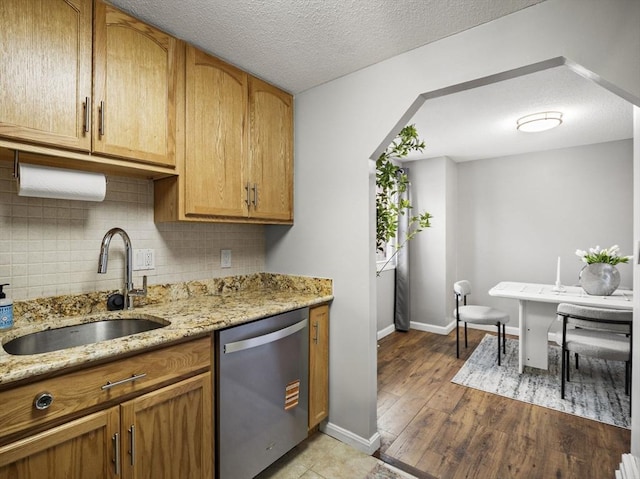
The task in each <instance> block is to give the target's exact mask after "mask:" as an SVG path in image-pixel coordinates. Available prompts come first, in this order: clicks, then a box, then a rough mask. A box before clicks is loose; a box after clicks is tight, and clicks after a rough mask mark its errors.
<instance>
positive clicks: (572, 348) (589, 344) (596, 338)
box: [556, 303, 633, 399]
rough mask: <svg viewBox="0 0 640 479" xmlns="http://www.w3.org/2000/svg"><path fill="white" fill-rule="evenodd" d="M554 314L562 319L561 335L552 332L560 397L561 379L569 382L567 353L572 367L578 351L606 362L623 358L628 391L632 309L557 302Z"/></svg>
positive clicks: (562, 395)
mask: <svg viewBox="0 0 640 479" xmlns="http://www.w3.org/2000/svg"><path fill="white" fill-rule="evenodd" d="M557 313H558V317H559V318H561V319H562V335H560V334H557V335H556V343H558V344H559V345H560V346H561V347H562V359H561V361H562V366H561V371H560V375H561V381H560V383H561V385H560V397H561V398H562V399H564V396H565V380H566V381H567V382H568V381H570V374H569V370H570V367H569V356H570V353H574V354H575V356H576V367H577V366H578V357H579V356H580V355H581V354H584V355H586V356H591V357H596V358H600V359H604V360H607V361H624V363H625V384H624V386H625V393H626V394H629V393H630V391H631V345H632V344H633V341H632V330H633V328H632V327H631V321H632V318H633V312H632V311H628V310H620V309H604V308H592V307H589V306H579V305H576V304H568V303H560V304H559V305H558V309H557Z"/></svg>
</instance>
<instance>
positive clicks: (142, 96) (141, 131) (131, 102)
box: [93, 2, 184, 166]
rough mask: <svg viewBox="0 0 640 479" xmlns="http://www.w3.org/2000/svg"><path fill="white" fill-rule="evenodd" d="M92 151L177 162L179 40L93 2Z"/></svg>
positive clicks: (169, 163) (160, 162)
mask: <svg viewBox="0 0 640 479" xmlns="http://www.w3.org/2000/svg"><path fill="white" fill-rule="evenodd" d="M94 18H95V20H94V40H93V41H94V44H93V45H94V46H93V47H94V99H93V116H94V122H93V123H94V128H93V150H94V151H96V152H100V153H104V154H107V155H113V156H118V157H123V158H130V159H137V160H140V161H144V162H149V163H156V164H161V165H164V166H173V165H175V149H176V92H177V88H176V84H177V81H178V75H177V72H178V67H179V65H178V64H179V63H180V62H181V59H182V61H183V60H184V47H183V48H182V51H181V50H180V48H179V46H183V44H182V43H180V42H179V41H178V40H177V39H175V38H173V37H171V36H170V35H168V34H166V33H164V32H161V31H160V30H157V29H155V28H153V27H151V26H149V25H146V24H144V23H142V22H141V21H139V20H137V19H135V18H133V17H130V16H129V15H127V14H125V13H123V12H121V11H119V10H116V9H115V8H113V7H111V6H108V5H105V4H104V3H102V2H96V4H95V12H94Z"/></svg>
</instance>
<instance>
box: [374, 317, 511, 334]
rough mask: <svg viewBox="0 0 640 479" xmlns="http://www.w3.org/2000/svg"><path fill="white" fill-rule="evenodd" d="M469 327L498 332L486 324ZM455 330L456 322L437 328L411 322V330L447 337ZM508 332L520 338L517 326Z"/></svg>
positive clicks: (470, 325)
mask: <svg viewBox="0 0 640 479" xmlns="http://www.w3.org/2000/svg"><path fill="white" fill-rule="evenodd" d="M467 327H469V328H471V329H481V330H483V331H493V332H495V330H496V327H495V326H487V325H484V324H471V323H467ZM455 328H456V322H455V320H453V321H450V322H449V323H448V324H447V325H446V326H436V325H433V324H427V323H418V322H416V321H411V329H417V330H418V331H426V332H428V333H435V334H443V335H447V334H449V333H450V332H451V331H453V330H454V329H455ZM506 332H507V334H510V335H512V336H520V330H519V329H518V327H517V326H507V328H506ZM378 334H379V333H378Z"/></svg>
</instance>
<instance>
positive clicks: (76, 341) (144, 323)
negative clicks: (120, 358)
mask: <svg viewBox="0 0 640 479" xmlns="http://www.w3.org/2000/svg"><path fill="white" fill-rule="evenodd" d="M167 324H168V323H167ZM167 324H162V323H159V322H156V321H152V320H150V319H147V318H126V319H122V318H118V319H109V320H104V321H95V322H92V323H83V324H76V325H73V326H65V327H63V328H56V329H47V330H46V331H38V332H37V333H31V334H26V335H24V336H20V337H17V338H15V339H12V340H11V341H9V342H7V343H6V344H4V345H3V347H4V350H5V351H6V352H7V353H9V354H14V355H27V354H39V353H48V352H51V351H59V350H61V349H67V348H72V347H74V346H82V345H85V344H92V343H97V342H99V341H105V340H107V339H115V338H121V337H123V336H130V335H132V334H136V333H142V332H144V331H151V330H152V329H157V328H162V327H164V326H166V325H167Z"/></svg>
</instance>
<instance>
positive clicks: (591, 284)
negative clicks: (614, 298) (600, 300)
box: [580, 263, 620, 296]
mask: <svg viewBox="0 0 640 479" xmlns="http://www.w3.org/2000/svg"><path fill="white" fill-rule="evenodd" d="M580 286H582V289H584V290H585V292H586V293H587V294H592V295H594V296H610V295H611V294H613V292H614V291H615V290H616V289H618V286H620V272H619V271H618V268H616V267H615V266H613V265H611V264H608V263H591V264H588V265H586V266H585V267H584V268H582V270H581V271H580Z"/></svg>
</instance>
